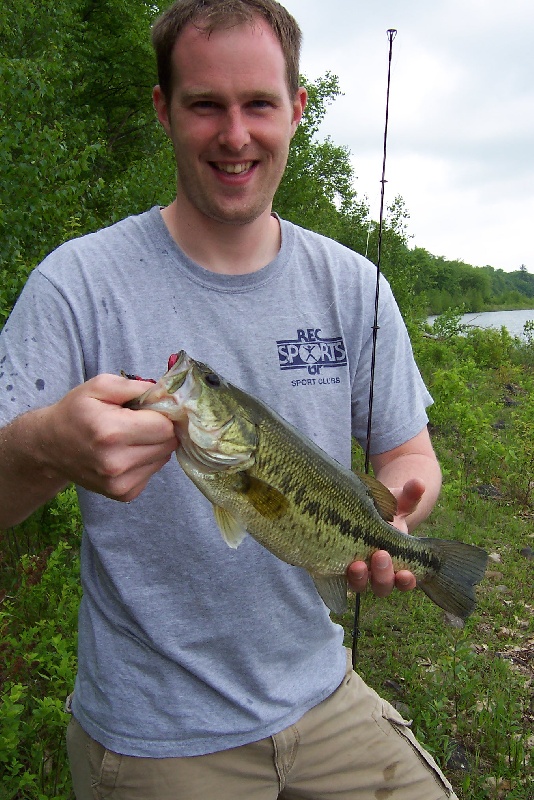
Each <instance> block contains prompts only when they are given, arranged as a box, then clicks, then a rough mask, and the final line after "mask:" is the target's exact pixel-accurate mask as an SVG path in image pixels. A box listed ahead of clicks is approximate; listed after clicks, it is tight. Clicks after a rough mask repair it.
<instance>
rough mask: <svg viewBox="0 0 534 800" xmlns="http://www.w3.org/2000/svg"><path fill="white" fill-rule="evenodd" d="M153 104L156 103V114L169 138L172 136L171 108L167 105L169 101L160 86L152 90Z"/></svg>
mask: <svg viewBox="0 0 534 800" xmlns="http://www.w3.org/2000/svg"><path fill="white" fill-rule="evenodd" d="M152 102H153V103H154V108H155V109H156V114H157V116H158V119H159V121H160V123H161V125H162V127H163V129H164V131H165V133H166V134H167V136H170V135H171V125H170V121H169V106H168V104H167V99H166V97H165V95H164V94H163V92H162V91H161V87H160V86H159V84H158V85H157V86H154V89H153V90H152Z"/></svg>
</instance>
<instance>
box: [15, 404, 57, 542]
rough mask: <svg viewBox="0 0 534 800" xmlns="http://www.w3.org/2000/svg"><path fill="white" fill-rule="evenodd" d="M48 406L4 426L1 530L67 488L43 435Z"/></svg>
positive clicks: (21, 519) (26, 515)
mask: <svg viewBox="0 0 534 800" xmlns="http://www.w3.org/2000/svg"><path fill="white" fill-rule="evenodd" d="M45 414H46V411H45V409H38V410H36V411H29V412H28V413H27V414H23V415H22V416H20V417H18V418H17V419H16V420H14V421H13V422H12V423H11V424H10V425H7V426H6V427H4V428H2V429H0V497H1V498H2V502H1V503H0V530H3V529H5V528H9V527H11V526H13V525H17V524H18V523H19V522H22V521H23V520H24V519H26V518H27V517H28V516H29V515H30V514H31V513H32V512H33V511H35V510H36V509H37V508H39V507H40V506H42V505H43V504H44V503H46V502H47V501H48V500H50V499H51V498H53V497H55V495H56V494H57V493H58V492H60V491H61V490H62V489H64V488H65V486H67V484H68V480H66V479H65V477H63V476H61V475H59V474H58V473H56V472H54V470H53V469H51V467H50V462H49V458H48V457H47V455H46V452H45V445H44V442H43V441H42V438H41V435H40V433H41V431H42V428H43V417H44V416H45Z"/></svg>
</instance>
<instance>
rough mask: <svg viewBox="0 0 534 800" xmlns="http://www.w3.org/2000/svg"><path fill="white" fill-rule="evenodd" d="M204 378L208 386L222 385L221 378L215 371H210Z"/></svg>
mask: <svg viewBox="0 0 534 800" xmlns="http://www.w3.org/2000/svg"><path fill="white" fill-rule="evenodd" d="M204 380H205V381H206V383H207V384H208V386H220V385H221V379H220V378H219V376H218V375H216V374H215V372H208V373H207V375H204Z"/></svg>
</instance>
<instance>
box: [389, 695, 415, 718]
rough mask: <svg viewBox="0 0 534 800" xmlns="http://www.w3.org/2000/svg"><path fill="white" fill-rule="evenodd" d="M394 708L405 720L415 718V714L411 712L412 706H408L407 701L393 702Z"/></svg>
mask: <svg viewBox="0 0 534 800" xmlns="http://www.w3.org/2000/svg"><path fill="white" fill-rule="evenodd" d="M392 705H393V708H396V709H397V711H398V712H399V714H400V715H401V717H402V718H403V719H405V720H410V719H412V718H413V714H412V712H411V709H410V706H407V705H406V703H401V702H400V700H395V702H394V703H392Z"/></svg>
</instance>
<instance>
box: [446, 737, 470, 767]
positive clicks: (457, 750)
mask: <svg viewBox="0 0 534 800" xmlns="http://www.w3.org/2000/svg"><path fill="white" fill-rule="evenodd" d="M453 744H454V749H453V751H452V753H451V754H450V756H449V760H448V761H447V769H450V770H451V771H453V770H454V771H456V772H466V773H471V772H472V771H473V766H472V764H471V759H470V758H469V753H468V752H467V750H466V749H465V747H464V746H463V744H462V743H461V742H454V743H453Z"/></svg>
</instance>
